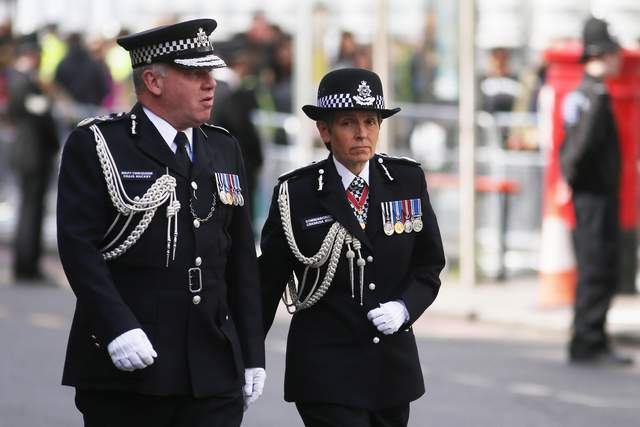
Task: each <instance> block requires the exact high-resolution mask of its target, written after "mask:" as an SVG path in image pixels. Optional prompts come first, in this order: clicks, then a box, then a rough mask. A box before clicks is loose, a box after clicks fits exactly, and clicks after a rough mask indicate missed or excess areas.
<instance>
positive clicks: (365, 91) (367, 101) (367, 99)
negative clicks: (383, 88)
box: [353, 80, 376, 105]
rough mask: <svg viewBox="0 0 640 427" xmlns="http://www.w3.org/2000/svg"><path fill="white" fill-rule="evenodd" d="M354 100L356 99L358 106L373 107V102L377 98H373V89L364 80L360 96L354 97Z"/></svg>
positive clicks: (359, 88) (359, 87) (359, 92)
mask: <svg viewBox="0 0 640 427" xmlns="http://www.w3.org/2000/svg"><path fill="white" fill-rule="evenodd" d="M353 99H355V101H356V104H358V105H373V102H374V101H375V100H376V98H375V97H373V96H371V88H370V87H369V85H368V84H367V82H366V81H364V80H363V81H361V82H360V86H358V94H357V95H356V96H354V97H353Z"/></svg>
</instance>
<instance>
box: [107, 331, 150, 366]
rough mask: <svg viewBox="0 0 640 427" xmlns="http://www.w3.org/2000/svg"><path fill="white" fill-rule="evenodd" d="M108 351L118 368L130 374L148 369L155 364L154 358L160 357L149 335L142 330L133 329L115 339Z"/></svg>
mask: <svg viewBox="0 0 640 427" xmlns="http://www.w3.org/2000/svg"><path fill="white" fill-rule="evenodd" d="M107 350H108V351H109V356H111V361H112V362H113V364H114V365H115V366H116V368H118V369H120V370H121V371H128V372H130V371H135V370H136V369H143V368H146V367H147V366H149V365H152V364H153V359H154V357H158V353H156V351H155V350H154V349H153V346H152V345H151V342H149V338H147V334H145V333H144V331H143V330H142V329H140V328H136V329H131V330H130V331H127V332H125V333H124V334H122V335H120V336H119V337H117V338H115V339H114V340H113V341H111V342H110V343H109V345H108V346H107Z"/></svg>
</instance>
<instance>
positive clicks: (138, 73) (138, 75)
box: [131, 63, 167, 94]
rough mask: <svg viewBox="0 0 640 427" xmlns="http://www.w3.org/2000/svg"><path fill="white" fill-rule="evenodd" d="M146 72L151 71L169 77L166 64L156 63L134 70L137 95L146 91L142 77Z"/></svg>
mask: <svg viewBox="0 0 640 427" xmlns="http://www.w3.org/2000/svg"><path fill="white" fill-rule="evenodd" d="M146 70H151V71H153V72H154V73H158V74H160V75H161V76H165V75H167V66H166V65H165V64H158V63H156V64H149V65H143V66H142V67H136V68H134V69H133V72H132V73H131V76H132V78H133V87H134V89H135V91H136V94H140V93H142V92H143V91H145V90H146V88H145V85H144V79H143V78H142V75H143V74H144V72H145V71H146Z"/></svg>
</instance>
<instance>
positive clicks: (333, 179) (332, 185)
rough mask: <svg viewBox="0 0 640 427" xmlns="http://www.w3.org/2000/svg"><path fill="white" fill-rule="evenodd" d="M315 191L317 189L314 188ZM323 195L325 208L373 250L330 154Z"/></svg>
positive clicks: (322, 200) (322, 201)
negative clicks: (352, 207) (350, 203)
mask: <svg viewBox="0 0 640 427" xmlns="http://www.w3.org/2000/svg"><path fill="white" fill-rule="evenodd" d="M314 191H316V190H315V189H314ZM322 195H323V197H320V203H321V204H322V205H323V206H324V208H325V209H326V210H327V211H328V212H329V213H330V214H331V215H332V216H333V217H334V218H335V219H336V221H338V222H339V223H340V224H342V225H343V226H344V227H345V228H346V229H347V230H348V231H349V233H351V234H352V235H353V236H354V237H356V238H357V239H358V240H360V241H361V242H362V243H363V244H364V245H366V246H367V247H368V248H369V249H370V250H373V246H372V245H371V242H370V241H369V238H368V237H367V235H366V234H365V232H364V230H363V229H362V228H361V227H360V224H358V220H357V219H356V216H355V215H354V213H353V210H352V209H351V206H349V202H348V201H347V196H346V193H345V189H344V187H343V186H342V179H341V178H340V175H338V171H337V170H336V166H335V165H334V164H333V159H332V157H331V156H329V159H328V161H327V162H326V168H325V189H324V191H323V192H322Z"/></svg>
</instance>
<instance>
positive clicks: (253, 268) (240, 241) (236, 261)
mask: <svg viewBox="0 0 640 427" xmlns="http://www.w3.org/2000/svg"><path fill="white" fill-rule="evenodd" d="M234 145H235V149H236V153H235V154H236V159H237V161H238V170H239V176H240V182H241V185H242V188H247V187H246V182H247V181H246V175H245V171H244V162H243V161H242V154H241V153H240V147H239V146H238V144H237V143H236V142H235V141H234ZM249 203H250V201H249V200H247V203H245V205H244V206H242V207H240V206H238V207H236V208H234V214H233V217H232V220H231V224H230V228H229V233H230V235H231V242H232V243H231V250H230V252H229V255H228V258H227V279H228V281H229V303H230V309H231V313H232V314H233V316H234V321H235V324H236V327H237V329H238V335H239V338H240V344H241V346H242V355H243V358H244V364H245V366H246V367H247V368H254V367H264V366H265V360H264V334H263V332H262V324H261V322H260V321H261V319H262V307H261V304H260V283H259V279H258V266H257V261H256V246H255V242H254V239H253V228H252V226H251V217H250V214H249Z"/></svg>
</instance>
